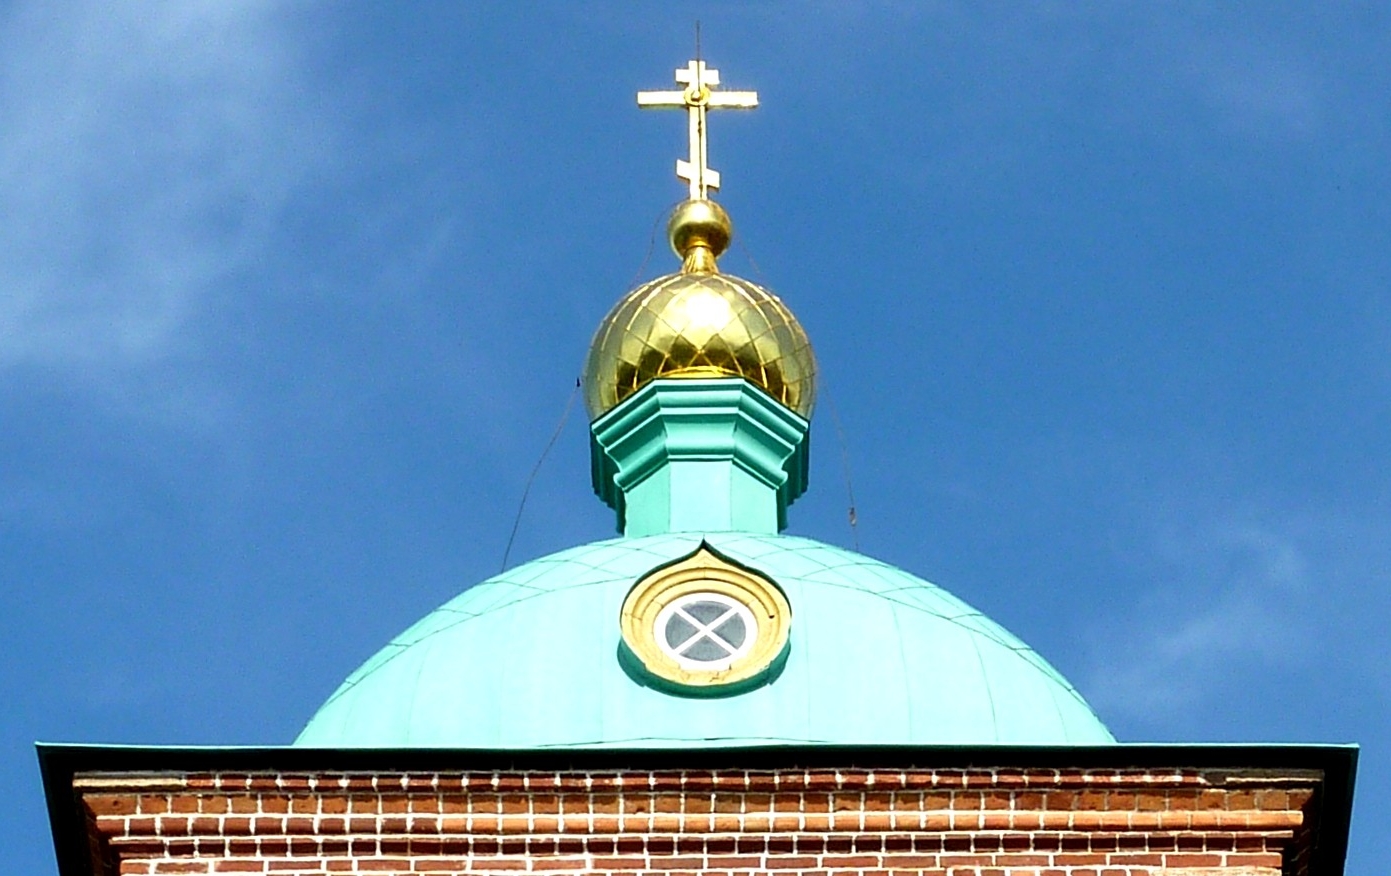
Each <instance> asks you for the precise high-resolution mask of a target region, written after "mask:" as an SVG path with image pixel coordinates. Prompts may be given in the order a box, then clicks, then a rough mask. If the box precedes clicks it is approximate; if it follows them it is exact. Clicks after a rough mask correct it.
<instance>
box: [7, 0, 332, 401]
mask: <svg viewBox="0 0 1391 876" xmlns="http://www.w3.org/2000/svg"><path fill="white" fill-rule="evenodd" d="M7 19H8V20H6V21H5V22H4V26H3V27H0V34H3V36H0V59H3V60H0V116H3V120H4V121H3V124H0V217H3V221H2V222H0V287H2V288H3V289H4V294H3V295H0V375H3V374H4V373H5V372H7V371H12V369H15V368H25V367H29V368H39V369H42V370H44V371H45V372H52V373H59V374H62V375H63V376H65V377H68V378H77V379H80V380H82V381H83V382H85V383H89V384H97V385H101V384H104V383H110V382H112V381H113V380H115V379H117V378H119V377H120V376H121V375H122V373H123V372H125V371H126V370H128V369H131V368H139V367H141V366H145V365H149V364H151V363H156V362H159V361H162V360H166V359H169V358H170V357H179V356H186V355H190V354H193V353H196V339H195V338H194V337H193V336H192V335H191V334H190V333H189V332H188V331H187V329H188V327H189V325H190V323H191V321H192V319H193V318H194V317H195V316H196V315H197V314H198V313H199V311H200V309H202V308H204V307H206V306H207V305H208V303H209V299H210V297H211V296H213V295H214V294H215V292H216V286H217V284H218V283H219V282H220V281H223V280H225V279H226V278H227V277H228V276H229V275H231V274H232V273H233V272H234V271H236V270H238V269H239V268H243V267H245V266H247V265H249V264H252V263H254V261H255V260H256V259H257V257H258V253H259V252H260V250H261V247H262V245H263V240H264V239H265V237H266V234H267V228H268V227H269V225H270V223H271V222H272V221H273V220H274V217H275V215H276V211H277V208H278V205H279V204H280V203H281V202H282V201H283V199H284V198H285V197H286V196H287V194H288V193H289V192H290V191H291V189H292V188H293V187H294V186H295V185H296V182H297V180H299V179H300V178H301V177H302V176H304V175H305V174H306V173H307V172H309V171H310V170H311V169H312V163H313V161H314V155H315V154H316V153H319V152H322V151H323V149H324V132H323V130H322V126H321V125H320V124H319V123H318V121H317V120H316V119H315V118H314V117H313V116H312V114H309V113H305V112H303V107H302V106H298V105H296V101H295V94H296V88H295V79H296V72H295V69H294V60H293V55H292V53H291V52H290V51H289V50H288V48H287V45H288V40H287V38H286V34H285V33H284V28H283V26H282V25H281V24H280V23H279V22H277V20H276V18H275V16H274V15H273V14H272V10H271V9H270V8H269V7H268V6H267V4H264V3H254V2H238V3H219V2H208V3H169V4H156V3H140V4H112V3H102V2H88V3H84V4H82V5H81V6H74V5H72V4H63V5H61V6H57V5H53V4H45V3H32V4H28V5H25V6H23V7H22V8H18V9H14V10H12V11H11V12H10V13H9V14H8V16H7Z"/></svg>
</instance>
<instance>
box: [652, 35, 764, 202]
mask: <svg viewBox="0 0 1391 876" xmlns="http://www.w3.org/2000/svg"><path fill="white" fill-rule="evenodd" d="M676 83H677V84H678V85H684V86H686V87H685V88H684V89H683V90H681V91H639V92H638V106H640V107H642V108H643V109H653V108H657V109H664V108H675V109H679V108H682V107H685V109H686V115H687V118H688V120H689V122H690V133H691V152H690V158H689V159H686V160H680V159H678V160H677V162H676V176H677V177H678V178H680V179H683V180H686V182H688V183H689V184H690V187H691V200H693V201H694V200H705V199H706V198H707V197H708V194H709V192H710V191H711V190H712V189H718V188H719V187H720V175H719V173H718V172H717V171H715V170H713V169H711V167H710V162H709V160H708V158H707V144H706V136H705V111H706V110H708V109H753V108H754V107H756V106H758V93H757V92H753V91H715V90H714V89H715V87H716V86H717V85H719V84H720V71H718V70H714V69H711V68H710V67H707V66H705V62H704V61H702V60H700V59H699V58H697V59H696V60H694V61H691V62H690V63H689V64H687V65H686V66H685V67H684V68H679V69H677V71H676Z"/></svg>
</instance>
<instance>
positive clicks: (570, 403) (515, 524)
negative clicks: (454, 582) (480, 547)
mask: <svg viewBox="0 0 1391 876" xmlns="http://www.w3.org/2000/svg"><path fill="white" fill-rule="evenodd" d="M579 394H580V379H579V378H578V377H576V378H575V388H574V389H572V390H570V398H569V399H568V400H566V402H565V412H564V413H562V414H561V415H560V422H559V423H556V424H555V431H554V432H552V433H551V440H549V441H547V442H546V447H545V449H544V450H542V451H541V456H540V458H539V459H537V460H536V465H534V466H532V467H531V475H530V476H529V477H528V478H527V479H526V486H525V487H523V488H522V501H521V502H519V503H518V504H517V516H516V518H515V519H513V521H512V534H511V535H509V536H507V547H506V549H504V550H503V552H502V568H501V569H500V570H499V574H501V573H502V572H506V571H507V560H508V558H509V557H511V556H512V544H513V542H515V541H516V540H517V529H518V528H520V527H521V525H522V512H523V511H524V510H526V497H527V496H528V495H530V494H531V485H532V484H533V483H535V482H536V475H538V474H539V473H540V472H541V465H542V463H544V462H545V461H546V457H547V456H548V455H549V454H550V452H551V448H552V447H554V446H555V442H556V440H557V439H558V438H560V433H561V432H563V431H564V430H565V422H566V421H567V420H569V419H570V410H571V409H572V408H573V407H574V406H575V396H577V395H579Z"/></svg>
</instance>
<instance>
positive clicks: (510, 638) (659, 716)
mask: <svg viewBox="0 0 1391 876" xmlns="http://www.w3.org/2000/svg"><path fill="white" fill-rule="evenodd" d="M702 539H704V540H705V542H706V543H708V544H709V545H710V546H711V547H713V548H714V549H715V550H716V551H718V552H719V553H720V554H722V555H724V556H725V557H728V558H729V559H731V560H734V561H735V562H737V563H740V564H742V565H744V566H747V567H749V568H751V569H753V570H755V571H758V572H761V573H762V574H763V575H765V576H767V577H768V578H771V579H772V580H773V581H775V582H776V583H777V584H778V586H779V587H780V588H781V589H782V591H783V593H784V594H785V595H786V597H787V600H788V603H789V604H790V606H791V610H792V617H793V620H792V627H791V637H790V640H789V644H788V647H787V652H786V662H785V663H784V664H783V665H782V667H781V671H780V672H779V673H778V674H777V675H776V676H775V677H774V678H773V679H772V680H771V681H770V682H768V683H767V684H764V685H763V686H761V687H756V688H753V689H751V690H746V691H745V692H743V693H738V694H733V695H729V696H724V697H713V698H712V697H692V696H683V695H679V694H674V693H671V692H669V691H666V690H663V689H661V687H660V686H657V685H652V684H645V683H644V682H643V681H642V680H641V677H640V676H639V675H636V674H630V673H629V672H628V671H626V670H625V668H624V665H623V664H622V663H621V662H620V648H621V644H620V643H621V633H620V625H619V615H620V609H621V607H622V605H623V601H624V598H625V596H626V595H627V594H628V592H629V590H630V589H631V588H632V587H633V585H634V583H635V582H636V581H638V580H639V579H640V578H641V577H642V576H643V575H645V574H646V573H648V572H649V571H651V570H652V569H654V568H655V567H659V566H662V565H664V564H667V563H671V562H672V561H675V560H678V559H680V558H682V557H685V556H687V555H690V554H691V553H692V552H694V551H695V550H696V549H697V548H698V547H699V546H700V544H701V541H702ZM1114 741H1115V740H1114V739H1113V737H1112V736H1111V734H1110V733H1109V732H1108V731H1107V729H1106V727H1105V726H1104V725H1103V724H1102V723H1101V721H1100V720H1098V718H1097V717H1096V715H1095V714H1094V713H1093V712H1092V710H1091V709H1090V708H1089V707H1088V706H1087V704H1086V702H1085V701H1084V700H1083V699H1082V697H1081V696H1080V695H1079V694H1078V693H1077V691H1076V690H1074V689H1073V687H1072V686H1071V685H1070V684H1068V682H1067V681H1066V679H1064V678H1063V677H1062V676H1061V675H1060V674H1059V673H1058V672H1057V670H1055V669H1053V667H1052V666H1050V665H1049V664H1048V663H1047V662H1046V661H1044V660H1043V658H1041V657H1039V656H1038V655H1037V654H1035V653H1034V652H1033V651H1032V650H1031V649H1030V648H1029V647H1028V646H1026V645H1025V644H1024V643H1022V642H1020V641H1019V640H1018V639H1016V638H1015V637H1014V636H1012V635H1010V634H1009V633H1008V632H1006V631H1005V630H1004V629H1003V628H1001V627H1000V626H999V625H998V624H996V623H994V622H993V621H991V620H990V619H989V618H986V617H985V616H984V615H982V614H981V613H980V612H979V611H977V610H975V609H974V608H972V607H971V606H969V605H967V604H966V603H964V602H962V601H961V600H959V599H957V598H956V597H954V596H952V595H951V594H950V593H947V592H946V591H944V590H942V589H941V588H939V587H937V586H935V585H933V584H929V583H928V582H926V581H923V580H922V579H920V578H917V577H915V576H913V575H910V574H909V573H907V572H904V571H902V570H901V569H897V568H895V567H893V566H890V565H888V564H886V563H883V562H880V561H878V560H874V559H871V558H869V557H866V556H863V555H860V554H857V553H853V552H850V551H846V550H842V549H840V548H837V547H832V546H830V545H826V544H822V543H820V542H816V541H811V540H808V539H804V538H796V537H791V536H785V535H774V534H755V533H747V532H727V533H707V534H701V533H688V532H686V533H671V534H662V535H651V536H644V537H625V538H617V539H613V540H610V541H602V542H597V543H594V544H589V545H584V546H582V547H577V548H573V549H570V550H566V551H562V552H560V553H557V554H552V555H551V556H548V557H543V558H541V559H538V560H535V561H533V562H530V563H527V564H525V565H522V566H518V567H516V568H514V569H511V570H509V571H507V572H505V573H503V574H501V575H498V576H497V577H495V578H491V579H489V580H487V581H484V582H483V583H481V584H478V585H477V586H474V587H471V588H469V589H468V590H465V591H464V592H463V593H461V594H460V595H459V596H457V597H455V598H454V599H452V600H450V601H449V602H447V603H445V604H444V605H443V606H441V607H440V608H438V609H436V610H435V611H433V612H431V613H430V614H429V615H427V616H426V617H425V618H424V619H422V620H421V621H420V622H419V623H417V624H415V625H414V626H412V627H411V628H410V629H408V630H406V631H405V632H404V633H402V634H401V635H400V636H398V637H396V639H394V640H393V641H392V642H391V643H390V644H388V645H387V646H386V647H385V648H383V649H382V650H381V651H379V652H377V654H376V655H375V656H373V657H372V658H371V659H369V660H368V661H367V662H366V663H365V664H363V665H362V666H361V667H360V668H359V669H358V670H357V671H356V672H354V673H353V674H352V675H351V676H349V677H348V679H347V680H346V681H344V682H343V684H342V685H341V686H340V687H339V688H338V690H337V691H336V692H335V693H334V694H333V696H331V697H330V698H329V700H328V701H327V702H326V703H325V704H324V705H323V706H322V707H321V708H320V709H319V711H318V713H317V714H316V715H315V716H314V717H313V719H312V720H311V721H310V722H309V724H308V725H307V726H306V727H305V728H304V731H303V732H302V733H301V734H300V736H299V738H298V739H297V740H296V742H295V744H296V745H300V746H314V747H376V748H387V747H401V748H406V747H451V748H511V749H532V748H591V747H604V746H622V747H715V746H727V745H746V744H749V745H751V744H777V743H786V744H834V745H869V744H899V745H951V744H969V745H980V744H1017V745H1090V744H1102V743H1110V742H1114Z"/></svg>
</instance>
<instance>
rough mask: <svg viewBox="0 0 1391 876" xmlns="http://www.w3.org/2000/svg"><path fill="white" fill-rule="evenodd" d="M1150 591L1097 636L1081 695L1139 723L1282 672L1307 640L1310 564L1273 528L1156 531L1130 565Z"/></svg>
mask: <svg viewBox="0 0 1391 876" xmlns="http://www.w3.org/2000/svg"><path fill="white" fill-rule="evenodd" d="M1135 564H1136V566H1137V568H1138V569H1139V570H1140V572H1139V574H1140V577H1141V578H1142V579H1144V580H1145V581H1146V582H1147V584H1148V586H1149V588H1150V590H1149V593H1148V595H1147V596H1146V597H1145V598H1144V599H1143V600H1141V601H1140V602H1139V603H1138V604H1137V605H1136V609H1137V610H1136V612H1135V614H1134V615H1133V616H1131V617H1129V618H1126V619H1123V620H1122V621H1121V622H1120V625H1119V627H1118V628H1116V629H1114V630H1112V633H1111V635H1109V636H1105V637H1103V639H1104V642H1103V646H1102V647H1101V648H1100V649H1099V650H1098V654H1097V656H1096V667H1095V668H1094V670H1093V672H1092V673H1091V678H1090V679H1089V681H1088V683H1087V685H1086V690H1087V692H1088V695H1089V696H1090V697H1091V698H1092V700H1093V701H1094V702H1095V703H1096V705H1097V706H1098V707H1100V708H1101V710H1102V711H1103V712H1109V713H1111V714H1123V715H1125V716H1127V717H1130V718H1135V719H1139V720H1141V721H1153V720H1156V719H1162V718H1163V717H1164V716H1165V715H1167V714H1171V713H1173V712H1175V711H1180V712H1182V711H1190V712H1191V711H1192V710H1194V709H1196V708H1197V707H1199V706H1201V705H1202V704H1203V703H1204V702H1205V701H1207V700H1209V699H1210V698H1211V697H1214V696H1217V695H1219V694H1220V691H1221V690H1222V687H1223V685H1224V684H1226V683H1229V682H1231V681H1232V680H1233V679H1235V678H1238V677H1239V676H1240V674H1241V673H1242V672H1243V671H1249V670H1252V669H1261V668H1269V667H1273V666H1280V665H1287V664H1289V663H1291V662H1293V661H1298V660H1300V659H1302V658H1303V656H1304V655H1305V652H1306V649H1307V647H1308V644H1307V643H1308V642H1309V637H1308V636H1301V635H1291V631H1292V630H1298V629H1300V628H1301V627H1307V626H1308V625H1309V624H1310V623H1313V622H1314V621H1313V620H1312V619H1310V618H1309V617H1308V615H1307V610H1308V606H1307V605H1305V602H1306V599H1305V596H1306V594H1307V592H1308V586H1307V581H1308V575H1309V565H1310V564H1309V559H1308V556H1307V554H1306V550H1305V548H1304V547H1303V545H1302V544H1301V543H1300V541H1299V539H1298V538H1297V537H1296V536H1295V535H1294V534H1293V533H1292V532H1291V531H1289V529H1288V528H1286V527H1284V526H1281V525H1279V524H1272V523H1268V522H1257V521H1256V520H1254V519H1252V518H1251V517H1250V516H1242V517H1233V516H1219V517H1211V516H1209V517H1200V518H1198V519H1195V520H1192V521H1189V522H1185V523H1183V524H1170V525H1166V526H1163V527H1161V528H1160V529H1158V530H1157V531H1156V532H1155V533H1154V535H1153V540H1152V542H1151V543H1150V544H1149V546H1148V548H1147V549H1146V550H1145V552H1144V553H1143V554H1142V555H1140V556H1137V557H1136V558H1135Z"/></svg>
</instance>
